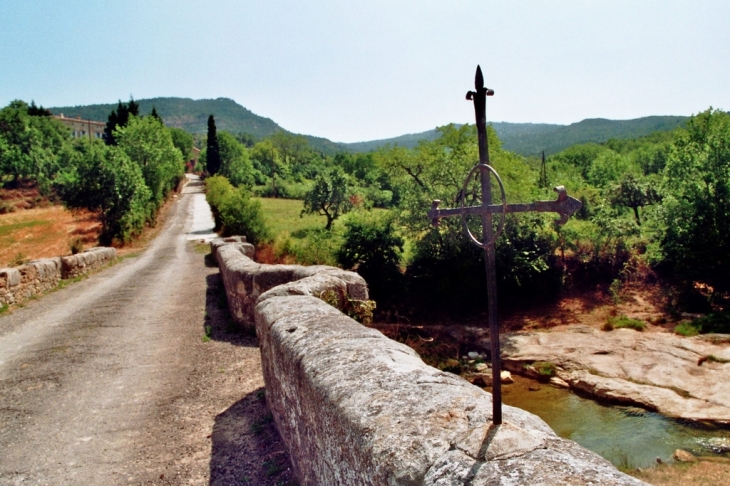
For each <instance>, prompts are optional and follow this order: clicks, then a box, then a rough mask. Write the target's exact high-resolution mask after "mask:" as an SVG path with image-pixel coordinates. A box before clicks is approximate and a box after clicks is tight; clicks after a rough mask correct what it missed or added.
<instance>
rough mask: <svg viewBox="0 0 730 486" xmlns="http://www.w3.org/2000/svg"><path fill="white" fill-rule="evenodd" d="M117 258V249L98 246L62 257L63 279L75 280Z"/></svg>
mask: <svg viewBox="0 0 730 486" xmlns="http://www.w3.org/2000/svg"><path fill="white" fill-rule="evenodd" d="M116 257H117V250H116V249H115V248H110V247H104V246H98V247H95V248H89V249H88V250H85V251H82V252H81V253H77V254H75V255H68V256H64V257H61V278H73V277H78V276H79V275H83V274H85V273H87V272H89V271H91V270H96V269H98V268H101V267H103V266H104V265H107V264H108V263H111V262H112V261H113V260H114V259H115V258H116Z"/></svg>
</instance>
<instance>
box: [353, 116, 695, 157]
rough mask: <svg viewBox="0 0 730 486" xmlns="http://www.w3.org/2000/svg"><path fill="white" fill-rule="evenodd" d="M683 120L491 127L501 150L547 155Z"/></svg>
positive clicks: (422, 136)
mask: <svg viewBox="0 0 730 486" xmlns="http://www.w3.org/2000/svg"><path fill="white" fill-rule="evenodd" d="M687 119H688V117H686V116H649V117H645V118H637V119H635V120H606V119H603V118H594V119H588V120H583V121H580V122H578V123H573V124H570V125H551V124H545V123H508V122H494V123H492V126H493V127H494V130H495V131H496V132H497V136H499V140H500V141H501V142H502V147H503V148H504V149H505V150H509V151H511V152H517V153H519V154H522V155H537V154H539V153H541V152H542V151H543V150H544V151H545V153H546V154H548V155H549V154H554V153H557V152H560V151H561V150H564V149H566V148H568V147H570V146H571V145H575V144H578V143H587V142H596V143H602V142H605V141H607V140H609V139H611V138H618V139H621V138H638V137H643V136H644V135H649V134H650V133H653V132H658V131H668V130H674V129H675V128H677V127H680V126H684V124H685V123H686V121H687ZM438 135H439V134H438V131H436V130H435V129H434V130H428V131H426V132H421V133H411V134H408V135H401V136H400V137H395V138H388V139H383V140H373V141H370V142H358V143H343V144H341V145H343V146H344V147H347V149H349V150H350V151H352V152H369V151H371V150H375V149H377V148H379V147H383V146H385V145H398V146H401V147H407V148H413V147H415V146H416V145H418V142H419V141H421V140H434V139H436V138H438Z"/></svg>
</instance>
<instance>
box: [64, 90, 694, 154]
mask: <svg viewBox="0 0 730 486" xmlns="http://www.w3.org/2000/svg"><path fill="white" fill-rule="evenodd" d="M137 102H138V103H139V106H140V112H141V113H150V112H151V111H152V107H155V109H156V110H157V113H159V115H160V116H161V117H162V119H163V121H164V122H165V125H167V126H170V127H178V128H182V129H183V130H185V131H187V132H189V133H192V134H200V135H202V134H204V133H205V131H206V126H207V125H206V122H207V120H208V116H209V115H211V114H212V115H214V116H215V119H216V125H217V127H218V130H220V131H225V132H229V133H232V134H247V135H251V136H253V137H254V138H255V139H263V138H266V137H270V136H271V135H273V134H274V133H276V132H279V131H284V132H287V130H285V129H284V128H282V127H280V126H279V125H278V124H276V123H275V122H274V121H273V120H271V119H270V118H265V117H262V116H259V115H256V114H255V113H253V112H251V111H250V110H248V109H246V108H244V107H243V106H241V105H239V104H238V103H236V102H235V101H233V100H231V99H229V98H217V99H214V100H193V99H190V98H172V97H171V98H150V99H144V100H138V101H137ZM116 106H117V105H116V104H115V103H113V104H101V105H87V106H62V107H54V108H51V111H52V112H53V113H54V114H60V113H63V114H64V115H65V116H68V117H75V116H79V115H80V116H81V118H85V119H91V120H98V121H106V119H107V117H108V116H109V113H111V111H112V110H113V109H114V108H116ZM686 121H687V117H684V116H649V117H645V118H637V119H635V120H606V119H603V118H595V119H589V120H583V121H580V122H577V123H572V124H570V125H555V124H547V123H508V122H494V123H492V127H493V128H494V130H495V132H496V133H497V136H498V137H499V139H500V140H501V142H502V146H503V147H504V148H505V149H506V150H509V151H511V152H516V153H518V154H521V155H536V154H539V153H541V152H542V151H543V150H544V151H545V153H546V154H547V155H551V154H555V153H558V152H560V151H561V150H564V149H566V148H568V147H570V146H571V145H575V144H579V143H587V142H594V143H603V142H606V141H608V140H610V139H627V138H638V137H643V136H645V135H649V134H650V133H653V132H656V131H669V130H673V129H675V128H677V127H681V126H684V124H685V123H686ZM456 126H457V127H458V126H459V125H456ZM287 133H289V132H287ZM439 136H440V132H439V131H438V130H437V129H435V128H434V129H433V130H428V131H426V132H421V133H412V134H407V135H401V136H399V137H395V138H388V139H383V140H372V141H367V142H357V143H337V142H333V141H331V140H328V139H326V138H322V137H314V136H311V135H304V137H305V138H306V139H307V141H308V142H309V146H310V147H311V148H312V149H313V150H315V151H317V152H320V153H322V154H325V155H334V154H336V153H337V152H342V151H347V152H353V153H364V152H370V151H372V150H376V149H378V148H380V147H384V146H386V145H398V146H400V147H405V148H415V147H416V145H418V143H419V142H420V141H433V140H436V139H437V138H438V137H439Z"/></svg>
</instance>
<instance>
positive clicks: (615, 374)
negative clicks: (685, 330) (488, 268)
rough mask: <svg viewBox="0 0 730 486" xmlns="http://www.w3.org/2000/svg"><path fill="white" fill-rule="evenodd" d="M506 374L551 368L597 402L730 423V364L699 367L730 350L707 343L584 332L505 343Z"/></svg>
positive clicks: (510, 338) (729, 355)
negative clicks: (533, 366)
mask: <svg viewBox="0 0 730 486" xmlns="http://www.w3.org/2000/svg"><path fill="white" fill-rule="evenodd" d="M501 341H502V350H503V353H502V357H503V360H504V366H505V368H507V369H509V370H511V371H513V372H515V373H524V366H523V364H524V363H530V362H534V361H549V362H552V363H554V364H555V365H556V366H557V367H558V371H557V376H558V378H560V379H561V380H563V381H565V382H567V383H568V384H569V385H570V387H572V388H575V389H578V390H581V391H584V392H586V393H589V394H592V395H594V396H596V397H598V398H602V399H606V400H611V401H615V402H620V403H626V404H633V405H638V406H641V407H645V408H647V409H649V410H656V411H658V412H660V413H663V414H665V415H668V416H670V417H677V418H686V419H691V420H702V421H716V422H730V402H728V400H727V397H729V396H730V380H726V379H724V378H722V377H725V376H729V375H730V363H721V362H716V361H710V360H708V361H707V362H704V363H703V364H702V365H701V366H699V365H698V362H700V358H702V357H705V356H709V355H714V356H716V357H718V358H721V359H730V344H728V343H724V344H723V343H721V344H715V343H713V342H711V341H710V340H709V338H707V337H703V336H696V337H691V338H688V337H683V336H678V335H675V334H670V333H663V332H645V333H642V332H637V331H634V330H630V329H617V330H614V331H612V332H603V331H598V330H594V329H590V328H580V329H576V330H573V331H561V332H554V333H552V332H528V333H515V334H508V335H505V336H503V337H502V339H501Z"/></svg>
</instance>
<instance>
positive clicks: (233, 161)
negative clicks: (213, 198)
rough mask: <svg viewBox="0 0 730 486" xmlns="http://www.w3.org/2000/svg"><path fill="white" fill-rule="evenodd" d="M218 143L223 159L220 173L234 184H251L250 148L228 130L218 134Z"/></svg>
mask: <svg viewBox="0 0 730 486" xmlns="http://www.w3.org/2000/svg"><path fill="white" fill-rule="evenodd" d="M218 145H219V150H220V159H221V164H220V169H219V170H218V174H220V175H222V176H225V177H226V178H228V180H229V181H230V182H231V184H233V185H234V186H247V187H248V186H251V185H252V184H253V164H252V163H251V160H250V159H249V157H248V150H246V148H245V147H244V146H243V145H241V144H240V143H238V141H237V140H236V137H234V136H233V135H231V134H230V133H226V132H222V133H221V134H220V135H218Z"/></svg>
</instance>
